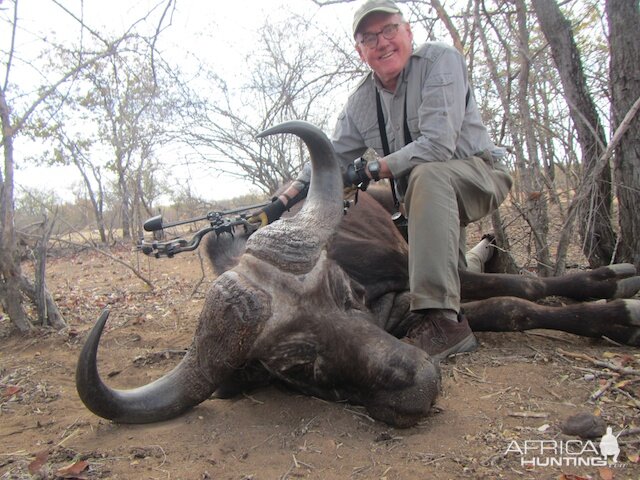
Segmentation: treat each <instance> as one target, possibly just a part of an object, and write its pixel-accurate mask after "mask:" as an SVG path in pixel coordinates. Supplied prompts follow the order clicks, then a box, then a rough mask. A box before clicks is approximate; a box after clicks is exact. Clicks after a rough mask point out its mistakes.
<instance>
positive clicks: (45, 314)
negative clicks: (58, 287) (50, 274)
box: [22, 216, 67, 330]
mask: <svg viewBox="0 0 640 480" xmlns="http://www.w3.org/2000/svg"><path fill="white" fill-rule="evenodd" d="M53 226H54V222H53V221H52V222H49V221H48V220H47V217H46V216H45V218H44V221H43V223H42V236H41V237H40V238H39V239H38V243H37V246H36V273H35V285H34V289H33V290H34V294H33V297H34V303H35V304H36V307H37V310H38V323H39V324H40V325H42V326H46V325H51V326H52V327H54V328H56V329H58V330H59V329H61V328H64V327H66V326H67V323H66V322H65V321H64V318H63V317H62V314H61V313H60V310H59V309H58V306H57V305H56V303H55V302H54V300H53V298H52V297H51V294H50V293H49V291H48V290H47V282H46V279H45V277H46V275H45V273H46V267H47V250H48V245H49V238H50V237H51V232H52V230H53ZM27 284H28V282H23V287H22V291H23V293H25V294H26V295H27V296H29V297H31V295H30V293H29V291H25V290H26V289H25V287H24V285H27Z"/></svg>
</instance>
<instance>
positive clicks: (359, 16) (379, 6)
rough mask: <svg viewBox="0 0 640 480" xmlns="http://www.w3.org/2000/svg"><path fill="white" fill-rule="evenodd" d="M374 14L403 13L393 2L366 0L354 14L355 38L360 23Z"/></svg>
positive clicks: (389, 0) (387, 0)
mask: <svg viewBox="0 0 640 480" xmlns="http://www.w3.org/2000/svg"><path fill="white" fill-rule="evenodd" d="M373 12H385V13H402V12H401V11H400V9H399V8H398V6H397V5H396V4H395V2H393V1H391V0H366V1H365V2H363V3H362V5H360V7H358V9H357V10H356V11H355V13H354V14H353V36H354V37H355V36H356V33H357V32H358V27H359V26H360V22H362V20H364V17H366V16H367V15H369V14H370V13H373Z"/></svg>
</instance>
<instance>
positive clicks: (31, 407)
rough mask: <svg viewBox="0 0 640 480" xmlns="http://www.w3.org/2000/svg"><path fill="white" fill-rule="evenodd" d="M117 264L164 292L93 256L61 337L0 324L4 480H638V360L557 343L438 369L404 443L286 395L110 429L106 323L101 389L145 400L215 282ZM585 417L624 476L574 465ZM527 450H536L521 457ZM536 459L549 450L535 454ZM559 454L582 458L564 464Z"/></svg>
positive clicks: (53, 284)
mask: <svg viewBox="0 0 640 480" xmlns="http://www.w3.org/2000/svg"><path fill="white" fill-rule="evenodd" d="M112 253H113V254H114V255H117V256H118V257H121V258H123V259H124V260H127V261H133V262H134V263H135V262H139V263H140V266H141V268H142V271H143V272H144V274H145V275H146V276H148V277H149V278H150V279H151V281H152V282H153V284H154V287H155V288H154V289H153V290H150V289H149V288H148V287H147V286H146V285H145V284H144V283H143V282H141V281H140V280H139V279H137V278H136V277H135V276H134V275H133V274H132V273H131V272H130V271H129V270H127V269H126V268H124V267H123V266H121V265H119V264H117V263H115V262H113V261H112V260H111V259H109V258H107V257H104V256H101V255H99V254H97V253H96V252H94V251H90V250H85V251H84V252H81V253H75V254H68V255H66V256H64V257H61V258H55V259H51V261H50V262H49V265H48V273H47V279H48V286H49V289H50V290H51V291H52V292H53V293H54V295H55V297H56V300H57V301H58V303H59V305H60V307H61V308H62V311H63V314H64V315H65V318H66V320H67V322H68V323H69V327H68V328H67V329H65V330H64V331H61V332H54V331H39V332H38V333H34V334H31V335H28V336H21V335H18V334H16V333H11V332H10V328H9V327H10V325H9V321H8V319H7V318H6V317H3V318H2V319H0V395H1V396H0V478H1V479H26V478H35V479H52V478H88V479H92V478H113V479H237V480H240V479H255V480H262V479H296V478H305V479H389V480H390V479H459V478H486V479H496V478H504V479H510V478H523V479H560V480H562V479H565V480H567V479H581V478H593V479H611V478H615V479H638V478H640V463H638V462H639V459H638V457H639V455H638V454H639V452H640V433H639V429H638V427H640V375H637V372H640V351H638V350H637V349H633V348H628V347H621V346H617V345H614V344H612V343H610V342H607V341H605V340H601V341H593V340H586V339H582V338H579V337H576V336H572V335H569V334H564V333H558V332H552V331H535V332H528V333H518V334H489V333H480V334H478V338H479V340H480V342H481V347H480V349H479V350H478V351H477V352H474V353H473V354H469V355H462V356H458V357H456V358H454V359H451V360H450V361H448V362H447V363H446V364H444V365H443V366H442V377H443V384H442V393H441V396H440V397H439V399H438V401H437V403H436V406H435V408H434V409H433V412H432V414H431V415H430V416H429V417H427V418H425V419H424V421H422V422H421V423H420V424H419V425H418V426H416V427H414V428H409V429H405V430H400V429H393V428H390V427H389V426H387V425H384V424H381V423H378V422H375V421H372V420H371V419H370V418H369V417H368V416H367V415H366V411H365V410H364V409H363V408H361V407H359V406H354V405H347V404H336V403H328V402H325V401H323V400H320V399H317V398H310V397H305V396H302V395H300V394H297V393H295V392H291V391H285V390H283V389H281V388H277V387H269V388H265V389H261V390H257V391H255V392H252V393H251V394H250V395H244V396H240V397H239V398H236V399H232V400H220V399H211V400H208V401H206V402H204V403H203V404H201V405H199V406H198V407H197V408H195V409H193V410H192V411H190V412H189V413H187V414H185V415H183V416H182V417H180V418H177V419H175V420H171V421H166V422H162V423H158V424H153V425H116V424H113V423H111V422H108V421H105V420H102V419H100V418H98V417H96V416H94V415H93V414H92V413H90V412H89V411H88V410H87V409H86V408H85V407H84V406H83V404H82V403H81V402H80V400H79V398H78V396H77V393H76V390H75V384H74V372H75V367H76V360H77V357H78V354H79V351H80V348H81V346H82V344H83V341H84V338H85V336H86V334H87V332H88V331H89V329H90V328H91V326H92V325H93V323H94V322H95V320H96V318H97V317H98V315H99V312H100V311H101V309H103V308H104V307H105V306H109V307H110V308H111V317H110V321H109V323H108V324H107V329H106V332H105V335H104V337H103V340H102V342H101V348H100V351H99V366H100V370H101V374H102V375H103V378H105V379H106V381H107V382H108V383H109V384H110V385H111V386H115V387H118V388H129V387H133V386H138V385H141V384H143V383H148V382H149V381H151V380H153V379H155V378H157V377H159V376H160V375H162V374H163V372H166V371H168V370H169V369H170V368H171V367H172V366H173V365H175V363H176V362H177V361H178V360H179V357H180V353H181V350H182V349H184V348H186V347H187V346H188V345H189V344H190V341H191V336H192V334H193V331H194V328H195V322H196V317H197V314H198V312H199V309H200V308H201V305H202V303H203V292H204V290H205V289H206V283H208V282H210V281H211V279H212V274H211V272H210V270H209V269H208V265H205V267H204V269H205V270H204V272H205V280H204V284H203V285H201V286H200V288H199V289H198V291H197V292H196V293H195V294H194V295H192V292H193V290H194V287H195V286H196V285H197V283H198V282H199V280H201V277H202V275H203V270H202V267H201V263H200V259H199V256H198V255H197V254H196V253H187V254H183V255H180V256H178V257H176V258H174V259H162V260H155V259H147V258H146V257H136V255H135V254H134V253H132V252H130V251H128V250H127V249H116V250H113V251H112ZM600 362H608V364H609V365H614V366H615V365H618V366H621V367H622V366H623V367H627V370H628V371H631V372H632V375H631V376H627V377H623V376H622V375H621V374H617V373H616V372H615V371H612V370H610V369H608V368H605V367H603V366H602V364H601V363H600ZM634 372H635V373H634ZM633 375H636V376H635V377H634V376H633ZM596 396H597V399H595V400H592V399H591V398H593V397H596ZM579 412H588V413H594V414H596V415H598V416H600V417H601V418H602V419H604V421H605V422H606V424H607V425H608V426H611V427H612V430H613V433H614V434H618V433H619V432H620V430H622V429H623V428H624V429H625V430H624V431H623V433H622V435H620V436H619V437H618V442H619V445H620V450H621V453H620V456H619V458H618V461H617V463H615V464H612V463H611V462H609V465H608V466H596V465H593V464H587V465H585V464H584V463H582V464H579V463H580V461H582V462H585V461H586V462H588V461H590V459H591V460H592V458H591V457H593V456H594V454H593V452H592V451H591V450H590V449H589V448H590V447H591V446H593V445H596V446H597V445H598V442H599V440H600V438H596V439H594V441H593V442H592V443H589V442H587V441H581V440H578V439H577V437H569V436H566V435H564V434H563V433H561V431H560V425H561V424H562V422H563V421H564V420H565V419H566V418H567V417H569V416H571V415H574V414H576V413H579ZM571 439H573V440H574V443H573V444H571V443H569V444H567V443H566V442H567V441H568V440H571ZM540 440H545V441H546V442H545V443H544V444H541V443H540V442H539V441H540ZM525 442H528V443H525ZM578 442H579V443H578ZM526 445H528V446H529V447H531V450H528V451H526V452H525V453H522V454H521V453H519V451H518V448H519V449H520V450H521V451H522V450H524V449H525V446H526ZM540 445H544V446H545V448H546V450H544V451H542V452H537V453H536V451H535V448H538V447H539V446H540ZM563 445H564V446H567V445H572V448H573V450H571V448H569V450H571V451H570V452H561V451H558V450H557V448H560V446H563ZM578 446H582V447H581V448H582V450H581V451H578V452H576V448H578ZM585 448H586V450H584V449H585ZM554 449H556V450H554ZM583 450H584V451H583ZM534 457H535V458H534ZM536 458H537V460H536ZM554 461H555V462H556V463H555V465H554V463H553V462H554ZM533 462H537V464H536V465H532V463H533ZM545 462H547V463H546V464H545ZM558 462H559V463H558ZM572 462H573V463H578V464H579V465H573V464H571V463H572ZM549 464H551V465H549Z"/></svg>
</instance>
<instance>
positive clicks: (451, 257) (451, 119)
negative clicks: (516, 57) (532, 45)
mask: <svg viewBox="0 0 640 480" xmlns="http://www.w3.org/2000/svg"><path fill="white" fill-rule="evenodd" d="M353 34H354V39H355V40H356V50H357V52H358V54H359V55H360V58H361V59H362V60H363V61H364V62H365V63H367V65H369V67H370V68H371V72H370V73H369V74H368V75H367V76H366V77H365V78H364V79H363V80H362V81H361V82H360V84H359V85H358V86H357V88H356V89H355V91H354V92H353V93H352V94H351V95H350V97H349V99H348V101H347V104H346V106H345V107H344V109H343V111H342V113H341V114H340V116H339V118H338V122H337V126H336V129H335V132H334V134H333V138H332V142H333V145H334V147H335V150H336V152H337V154H338V156H339V158H340V159H341V161H342V163H343V164H344V165H345V170H346V173H345V179H346V182H345V183H352V184H354V185H359V186H360V188H366V185H368V183H369V182H370V181H371V180H373V181H377V180H380V179H383V178H388V179H390V180H392V182H393V183H392V188H395V192H394V193H395V195H396V197H397V203H400V202H404V208H405V211H406V214H407V217H408V241H409V283H410V290H411V298H412V301H411V310H412V312H414V313H419V314H420V315H419V316H418V318H420V319H421V320H419V321H418V322H417V323H415V324H414V325H413V326H411V327H410V328H409V329H408V331H407V337H408V339H409V340H410V341H412V342H414V343H415V344H417V345H418V346H420V347H421V348H423V349H424V350H426V351H427V352H428V353H429V354H430V355H432V356H435V357H438V358H444V357H446V356H448V355H452V354H454V353H460V352H467V351H472V350H474V349H475V348H476V346H477V342H476V339H475V337H474V335H473V333H472V332H471V329H470V328H469V325H468V323H467V321H466V320H465V319H464V317H463V316H462V315H460V279H459V276H458V269H464V268H466V263H465V256H464V251H465V249H466V245H465V240H466V238H465V226H466V225H468V224H469V223H471V222H474V221H477V220H479V219H480V218H482V217H484V216H486V215H488V214H489V213H490V212H491V211H493V210H495V209H496V208H498V206H499V205H500V204H501V203H502V201H503V200H504V199H505V197H506V195H507V194H508V191H509V189H510V188H511V177H510V176H509V174H508V173H506V171H505V170H504V169H503V168H502V167H501V165H500V163H499V158H497V157H498V156H500V154H503V153H502V151H501V149H497V148H496V147H495V145H494V144H493V143H492V142H491V140H490V138H489V135H488V133H487V130H486V128H485V127H484V125H483V123H482V120H481V117H480V112H479V111H478V107H477V105H476V103H475V100H474V97H473V94H472V93H471V87H470V85H469V82H468V76H467V68H466V64H465V61H464V58H463V56H462V55H461V54H460V53H459V52H458V51H457V50H455V49H454V48H452V47H449V46H446V45H443V44H440V43H426V44H424V45H422V46H420V47H419V48H417V49H415V50H414V49H413V34H412V32H411V27H410V25H409V24H408V23H407V22H406V21H405V20H404V18H403V16H402V12H401V11H400V9H399V8H398V6H397V5H396V4H395V3H394V2H393V1H391V0H366V1H365V2H364V3H362V5H361V6H360V7H359V8H358V9H357V10H356V12H355V14H354V20H353ZM368 148H373V149H374V150H375V151H376V153H377V154H378V155H380V158H377V159H374V160H372V161H369V162H367V161H365V160H362V159H361V158H359V157H361V156H362V155H363V154H364V153H365V151H366V150H367V149H368ZM354 159H356V160H355V161H354ZM308 180H309V175H308V170H307V169H304V170H303V172H302V173H301V175H300V176H299V177H298V179H297V180H296V181H295V182H294V183H293V184H292V185H291V186H290V187H289V188H288V189H287V190H286V191H285V192H284V194H283V195H281V196H280V197H279V198H278V199H276V200H275V201H274V203H273V204H271V205H269V206H268V207H267V208H265V209H264V211H262V212H260V216H261V218H262V220H263V223H268V222H271V221H273V220H274V219H276V218H278V217H279V216H280V215H281V214H282V213H283V212H284V210H285V209H286V208H288V207H290V206H291V205H292V204H293V203H295V202H297V201H298V200H299V199H300V198H302V197H303V196H304V195H305V194H306V185H307V183H308Z"/></svg>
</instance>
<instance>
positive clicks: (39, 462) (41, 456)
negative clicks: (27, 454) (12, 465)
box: [28, 450, 49, 475]
mask: <svg viewBox="0 0 640 480" xmlns="http://www.w3.org/2000/svg"><path fill="white" fill-rule="evenodd" d="M48 458H49V450H42V451H40V452H38V453H36V458H35V459H34V460H33V461H32V462H31V463H30V464H29V467H28V468H29V473H30V474H31V475H34V474H36V473H38V472H39V471H40V469H41V468H42V466H43V465H44V464H45V463H47V459H48Z"/></svg>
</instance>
